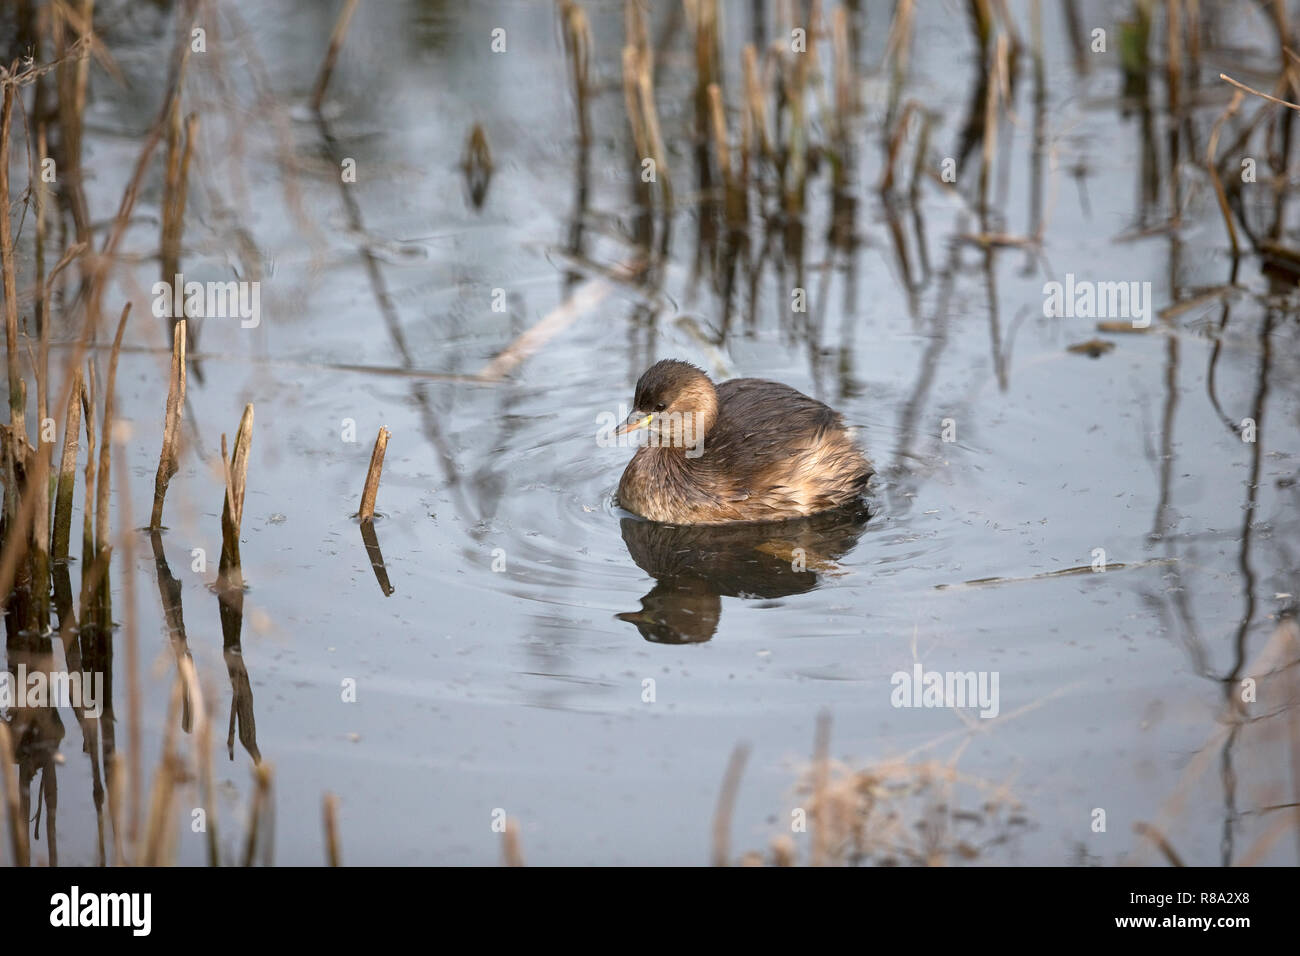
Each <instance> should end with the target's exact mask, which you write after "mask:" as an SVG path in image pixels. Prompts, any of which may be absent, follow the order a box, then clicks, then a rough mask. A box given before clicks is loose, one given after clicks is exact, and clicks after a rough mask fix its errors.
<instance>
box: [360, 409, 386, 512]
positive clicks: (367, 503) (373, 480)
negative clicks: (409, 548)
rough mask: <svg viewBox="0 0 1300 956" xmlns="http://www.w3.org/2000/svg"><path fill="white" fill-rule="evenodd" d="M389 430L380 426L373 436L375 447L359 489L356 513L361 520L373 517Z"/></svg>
mask: <svg viewBox="0 0 1300 956" xmlns="http://www.w3.org/2000/svg"><path fill="white" fill-rule="evenodd" d="M388 438H389V431H388V429H387V428H380V429H379V434H378V435H377V436H376V437H375V448H374V451H372V452H371V453H370V469H369V471H367V472H366V484H365V487H364V488H363V489H362V490H361V510H360V512H358V514H359V515H360V517H361V520H362V521H373V520H374V518H375V496H376V495H377V494H379V477H380V475H382V474H383V472H384V453H385V452H386V451H387V450H388Z"/></svg>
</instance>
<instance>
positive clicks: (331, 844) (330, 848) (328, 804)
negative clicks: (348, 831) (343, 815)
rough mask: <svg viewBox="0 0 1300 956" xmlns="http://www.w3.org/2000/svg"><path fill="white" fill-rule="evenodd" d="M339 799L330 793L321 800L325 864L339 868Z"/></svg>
mask: <svg viewBox="0 0 1300 956" xmlns="http://www.w3.org/2000/svg"><path fill="white" fill-rule="evenodd" d="M338 814H339V798H338V797H336V796H334V794H332V793H327V794H325V796H324V798H323V799H322V800H321V816H322V817H323V818H324V824H325V862H326V863H327V864H328V865H329V866H341V865H342V864H341V863H340V861H339V820H338Z"/></svg>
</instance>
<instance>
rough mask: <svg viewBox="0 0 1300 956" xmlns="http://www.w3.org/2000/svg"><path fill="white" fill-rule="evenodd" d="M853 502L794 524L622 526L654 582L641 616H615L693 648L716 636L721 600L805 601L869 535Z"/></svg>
mask: <svg viewBox="0 0 1300 956" xmlns="http://www.w3.org/2000/svg"><path fill="white" fill-rule="evenodd" d="M867 518H868V512H867V507H866V504H865V503H863V502H861V501H858V502H854V503H853V504H851V505H848V506H846V507H843V508H837V509H835V510H833V511H824V512H821V513H819V514H816V515H812V516H811V517H807V518H798V519H794V520H791V521H780V522H766V523H754V524H733V525H671V524H660V523H657V522H654V521H646V520H645V519H642V518H634V517H626V518H623V519H622V522H621V525H622V531H623V542H624V543H625V544H626V545H627V550H628V554H630V555H631V556H632V560H633V561H635V562H636V564H637V566H638V567H640V568H641V570H643V571H645V572H646V573H647V574H649V575H650V576H651V577H652V578H654V579H655V580H656V584H655V586H654V587H653V588H652V589H651V590H650V592H649V593H648V594H646V595H645V597H643V598H641V610H639V611H630V612H627V613H624V614H619V615H616V616H617V617H618V619H619V620H621V621H627V622H628V623H630V624H635V625H636V628H637V630H638V631H640V632H641V636H642V637H644V638H645V639H646V640H647V641H652V642H654V643H656V644H695V643H699V642H702V641H707V640H709V639H710V638H711V637H713V634H714V632H715V631H716V630H717V628H718V621H719V619H720V618H721V617H722V598H723V597H741V598H766V599H769V600H770V599H773V598H782V597H788V596H789V595H792V594H803V593H805V592H807V591H812V590H813V589H815V588H816V587H817V586H818V585H820V584H821V583H822V582H823V580H824V579H825V578H826V577H827V576H835V575H836V574H838V573H841V572H839V571H838V569H837V566H836V564H835V562H836V561H838V560H839V559H840V558H842V557H843V556H844V555H846V554H848V553H849V551H851V550H853V547H854V545H856V544H857V543H858V538H860V537H861V536H862V533H863V531H864V530H865V528H866V523H867Z"/></svg>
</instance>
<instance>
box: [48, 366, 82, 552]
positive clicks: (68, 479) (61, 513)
mask: <svg viewBox="0 0 1300 956" xmlns="http://www.w3.org/2000/svg"><path fill="white" fill-rule="evenodd" d="M85 393H86V385H85V382H83V381H82V378H81V369H80V368H77V369H75V370H74V371H73V373H72V389H71V390H70V391H69V392H68V410H67V413H66V415H65V416H64V419H63V458H62V460H61V461H60V463H59V484H58V487H57V489H56V490H55V494H54V551H53V554H54V560H55V561H67V560H68V541H69V539H70V538H71V537H72V492H73V489H74V487H75V486H76V484H77V447H78V440H79V438H80V436H81V403H82V402H83V401H85Z"/></svg>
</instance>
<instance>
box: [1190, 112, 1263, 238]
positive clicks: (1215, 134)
mask: <svg viewBox="0 0 1300 956" xmlns="http://www.w3.org/2000/svg"><path fill="white" fill-rule="evenodd" d="M1244 98H1245V94H1243V93H1242V92H1241V90H1237V91H1236V92H1235V93H1233V94H1232V101H1231V102H1230V103H1229V104H1228V108H1227V109H1225V110H1224V111H1223V113H1222V114H1220V116H1219V118H1218V119H1217V120H1215V121H1214V126H1213V127H1212V128H1211V130H1210V139H1209V142H1208V143H1206V146H1205V165H1206V167H1207V168H1208V169H1209V171H1210V180H1211V182H1213V184H1214V195H1215V197H1216V198H1217V199H1218V200H1219V212H1220V214H1222V216H1223V222H1224V225H1226V226H1227V227H1228V241H1229V242H1230V243H1231V244H1232V255H1233V258H1236V257H1237V255H1239V253H1240V247H1239V246H1238V244H1237V227H1236V225H1235V224H1234V223H1233V221H1232V210H1231V209H1230V208H1229V207H1228V196H1227V194H1226V193H1225V192H1224V191H1223V182H1222V180H1220V179H1219V166H1218V161H1217V158H1216V155H1215V154H1216V153H1217V152H1218V150H1219V133H1220V132H1221V131H1222V130H1223V124H1224V123H1226V122H1227V121H1228V120H1229V119H1230V118H1231V117H1232V116H1234V115H1235V114H1236V112H1237V110H1238V109H1240V108H1241V102H1242V100H1243V99H1244ZM1270 98H1271V97H1270Z"/></svg>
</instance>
